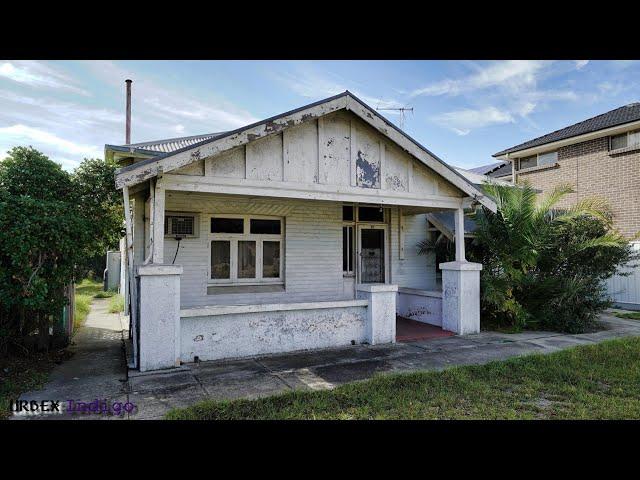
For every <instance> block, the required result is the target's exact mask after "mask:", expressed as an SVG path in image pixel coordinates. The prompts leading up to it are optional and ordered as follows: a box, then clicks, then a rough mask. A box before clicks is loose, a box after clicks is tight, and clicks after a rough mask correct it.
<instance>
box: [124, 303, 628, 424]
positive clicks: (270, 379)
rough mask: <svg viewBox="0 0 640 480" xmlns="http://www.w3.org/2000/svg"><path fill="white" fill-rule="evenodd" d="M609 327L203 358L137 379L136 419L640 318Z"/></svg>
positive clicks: (538, 349) (538, 346) (586, 337)
mask: <svg viewBox="0 0 640 480" xmlns="http://www.w3.org/2000/svg"><path fill="white" fill-rule="evenodd" d="M601 320H602V322H603V323H604V324H605V326H606V329H605V330H602V331H599V332H596V333H589V334H581V335H564V334H559V333H553V332H525V333H519V334H501V333H496V332H483V333H480V334H478V335H470V336H466V337H455V336H454V337H447V338H439V339H431V340H425V341H418V342H411V343H397V344H394V345H380V346H367V345H356V346H352V347H346V348H340V349H332V350H324V351H311V352H303V353H296V354H288V355H276V356H268V357H261V358H255V359H248V360H238V361H216V362H201V363H199V364H190V365H187V366H184V367H182V369H181V370H178V371H173V372H167V373H153V374H147V375H145V374H138V375H136V376H130V378H129V382H128V383H129V395H128V400H129V401H130V402H132V403H133V404H135V405H136V406H137V413H136V414H135V415H131V418H135V419H160V418H162V417H163V415H164V414H165V413H166V412H167V411H168V410H169V409H170V408H173V407H186V406H189V405H192V404H194V403H196V402H199V401H201V400H205V399H215V400H224V399H237V398H257V397H260V396H268V395H274V394H277V393H281V392H285V391H287V390H292V389H302V390H318V389H326V388H333V387H335V386H337V385H341V384H344V383H347V382H352V381H357V380H363V379H366V378H369V377H371V376H373V375H374V374H376V373H381V372H382V373H384V372H386V373H396V372H411V371H417V370H441V369H444V368H447V367H451V366H455V365H471V364H483V363H487V362H490V361H493V360H504V359H507V358H510V357H515V356H520V355H525V354H529V353H550V352H555V351H558V350H561V349H564V348H568V347H573V346H577V345H583V344H594V343H597V342H600V341H602V340H606V339H610V338H618V337H625V336H640V321H637V320H623V319H619V318H617V317H613V316H611V315H609V314H604V315H602V316H601Z"/></svg>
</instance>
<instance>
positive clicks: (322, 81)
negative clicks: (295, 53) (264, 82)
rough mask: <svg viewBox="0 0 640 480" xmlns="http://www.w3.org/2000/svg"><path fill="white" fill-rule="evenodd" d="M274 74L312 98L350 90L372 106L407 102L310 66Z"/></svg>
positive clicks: (289, 86) (396, 106) (383, 106)
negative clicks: (370, 92) (369, 91)
mask: <svg viewBox="0 0 640 480" xmlns="http://www.w3.org/2000/svg"><path fill="white" fill-rule="evenodd" d="M272 76H273V77H274V78H276V80H278V81H279V82H280V83H283V84H284V85H286V86H287V87H288V88H290V89H291V90H293V91H294V92H296V93H297V94H298V95H300V96H302V97H306V98H310V99H322V98H325V97H332V96H334V95H338V94H339V93H342V92H344V91H345V90H349V91H350V92H351V93H353V94H354V95H355V96H356V97H358V98H359V99H360V100H362V101H363V102H365V103H366V104H367V105H369V106H370V107H372V108H400V107H403V106H405V104H403V103H401V102H400V101H398V100H395V99H389V98H383V97H376V96H373V95H368V94H366V93H364V92H362V91H361V90H360V89H358V88H354V87H353V86H346V85H345V83H346V82H345V81H344V80H342V79H336V80H332V79H331V78H329V77H328V75H326V74H323V75H320V74H318V73H316V72H315V71H313V70H312V69H310V68H298V69H297V70H296V72H295V73H283V74H272ZM383 113H384V114H392V115H393V114H396V115H397V114H398V113H399V112H393V111H384V112H383Z"/></svg>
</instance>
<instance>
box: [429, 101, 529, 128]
mask: <svg viewBox="0 0 640 480" xmlns="http://www.w3.org/2000/svg"><path fill="white" fill-rule="evenodd" d="M531 108H532V107H531ZM432 120H433V121H434V122H436V123H437V124H439V125H441V126H444V127H446V128H449V129H450V130H452V131H454V132H455V133H457V134H458V135H468V134H469V132H471V130H473V129H476V128H481V127H486V126H489V125H496V124H502V123H512V122H513V121H514V118H513V116H512V115H511V113H509V112H505V111H501V110H498V109H497V108H495V107H487V108H483V109H480V110H474V109H470V108H468V109H463V110H456V111H452V112H446V113H442V114H439V115H434V116H433V117H432Z"/></svg>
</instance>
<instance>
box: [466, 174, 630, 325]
mask: <svg viewBox="0 0 640 480" xmlns="http://www.w3.org/2000/svg"><path fill="white" fill-rule="evenodd" d="M484 189H485V191H486V193H487V194H488V195H490V196H491V197H492V198H493V199H494V200H495V201H496V204H497V206H498V210H497V212H495V213H494V212H491V211H490V210H488V209H487V208H485V207H482V208H480V209H478V210H477V211H476V212H475V215H474V218H475V221H476V224H477V229H476V231H475V239H474V241H473V243H472V245H471V248H470V250H469V255H468V257H469V259H470V260H472V261H477V262H479V263H482V264H483V269H482V272H481V277H480V278H481V282H480V283H481V312H482V318H483V320H484V321H487V322H488V323H490V324H495V325H498V326H500V327H511V328H515V329H523V328H536V329H540V328H542V329H551V330H556V331H562V332H571V333H579V332H583V331H586V330H589V329H590V328H592V327H593V326H594V325H595V321H596V318H597V314H598V313H600V312H601V311H602V310H603V309H605V308H607V307H608V306H609V305H610V303H609V299H608V297H607V294H606V289H605V287H604V285H603V281H604V280H605V279H606V278H608V277H610V276H611V275H613V274H614V273H616V272H618V270H619V268H620V266H622V265H624V264H626V263H627V262H629V261H632V260H634V259H635V257H634V256H633V254H632V251H631V247H630V246H629V244H628V242H627V241H626V240H625V239H624V238H623V237H622V236H621V235H620V234H619V233H617V232H615V231H614V230H613V229H612V225H611V215H610V213H609V208H608V206H607V205H606V203H604V201H602V200H599V199H596V198H587V199H584V200H581V201H580V202H578V203H577V204H576V205H575V206H573V207H570V208H568V209H558V208H556V205H557V204H558V202H560V200H561V199H562V198H563V197H564V196H565V195H566V194H568V193H570V192H571V189H570V187H568V186H560V187H558V188H556V189H555V190H553V191H552V192H550V193H549V194H548V195H546V196H544V197H542V198H541V199H537V198H536V192H535V190H534V189H533V188H532V187H531V186H530V185H529V184H523V185H522V186H519V188H514V187H509V186H500V185H495V184H487V185H485V186H484Z"/></svg>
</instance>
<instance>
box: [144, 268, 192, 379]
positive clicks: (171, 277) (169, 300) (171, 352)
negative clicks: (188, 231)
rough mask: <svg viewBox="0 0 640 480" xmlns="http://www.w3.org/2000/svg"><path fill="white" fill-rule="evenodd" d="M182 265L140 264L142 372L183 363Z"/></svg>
mask: <svg viewBox="0 0 640 480" xmlns="http://www.w3.org/2000/svg"><path fill="white" fill-rule="evenodd" d="M181 274H182V266H180V265H158V264H148V265H141V266H139V267H138V276H139V277H140V292H139V296H140V320H139V325H140V346H139V348H140V371H141V372H144V371H147V370H159V369H163V368H172V367H177V366H180V275H181Z"/></svg>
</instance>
